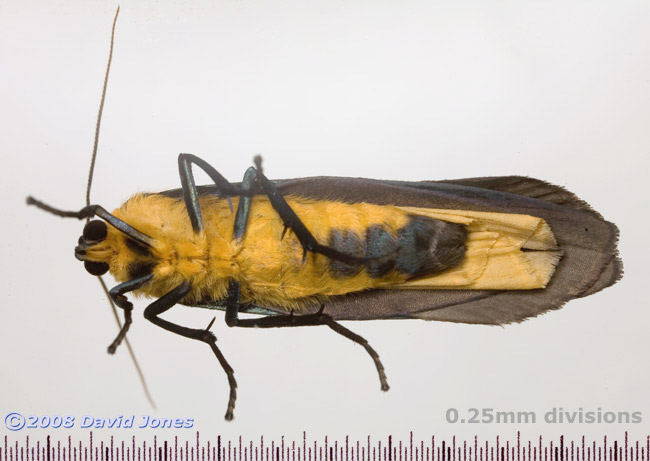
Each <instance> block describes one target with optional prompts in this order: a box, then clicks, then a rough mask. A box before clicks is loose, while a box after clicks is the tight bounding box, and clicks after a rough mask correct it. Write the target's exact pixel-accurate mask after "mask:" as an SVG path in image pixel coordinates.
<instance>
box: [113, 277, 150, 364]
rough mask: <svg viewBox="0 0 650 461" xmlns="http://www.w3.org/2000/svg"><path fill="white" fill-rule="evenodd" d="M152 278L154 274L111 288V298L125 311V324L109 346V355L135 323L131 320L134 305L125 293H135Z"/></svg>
mask: <svg viewBox="0 0 650 461" xmlns="http://www.w3.org/2000/svg"><path fill="white" fill-rule="evenodd" d="M152 277H153V274H148V275H145V276H143V277H138V278H137V279H133V280H129V281H127V282H124V283H120V284H119V285H117V286H115V287H113V288H111V290H110V291H109V292H108V294H109V296H110V297H111V299H112V300H113V302H114V303H115V305H116V306H117V307H119V308H120V309H122V310H123V311H124V324H123V325H122V328H120V332H119V333H118V334H117V336H116V337H115V339H114V340H113V342H112V343H111V344H110V346H108V353H109V354H114V353H115V350H116V349H117V346H119V345H120V343H121V342H122V341H123V340H124V338H125V337H126V332H127V331H129V327H130V326H131V323H132V321H133V319H132V318H131V312H132V311H133V304H131V302H129V300H128V299H126V296H124V293H128V292H129V291H133V290H137V289H138V288H141V287H142V286H143V285H144V284H145V283H147V282H148V281H149V280H151V278H152Z"/></svg>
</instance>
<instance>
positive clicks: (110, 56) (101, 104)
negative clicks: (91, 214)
mask: <svg viewBox="0 0 650 461" xmlns="http://www.w3.org/2000/svg"><path fill="white" fill-rule="evenodd" d="M119 14H120V7H119V6H118V7H117V11H116V12H115V18H114V19H113V28H112V29H111V49H110V50H109V52H108V64H107V65H106V74H105V75H104V87H103V88H102V99H101V101H100V102H99V112H97V123H96V124H95V142H94V144H93V155H92V157H91V159H90V170H89V171H88V185H87V186H86V206H88V205H90V188H91V187H92V185H93V175H94V173H95V159H96V158H97V146H98V145H99V130H100V128H101V125H102V113H103V112H104V101H105V100H106V87H107V86H108V74H109V73H110V71H111V62H112V61H113V44H114V43H115V24H117V16H118V15H119Z"/></svg>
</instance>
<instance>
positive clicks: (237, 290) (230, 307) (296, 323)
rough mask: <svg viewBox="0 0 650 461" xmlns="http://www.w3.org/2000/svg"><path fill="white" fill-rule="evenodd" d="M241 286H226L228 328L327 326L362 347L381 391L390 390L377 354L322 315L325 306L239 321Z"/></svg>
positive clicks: (357, 336) (329, 317)
mask: <svg viewBox="0 0 650 461" xmlns="http://www.w3.org/2000/svg"><path fill="white" fill-rule="evenodd" d="M240 297H241V285H240V284H239V282H236V281H234V280H231V281H230V283H229V284H228V295H227V297H226V302H225V304H226V324H227V325H228V326H229V327H242V328H282V327H307V326H316V325H327V326H328V327H330V328H331V329H332V330H334V331H335V332H337V333H338V334H340V335H341V336H344V337H346V338H348V339H349V340H351V341H354V342H355V343H357V344H359V345H360V346H362V347H363V348H364V349H365V350H366V352H367V353H368V355H370V357H371V358H372V360H373V362H374V364H375V368H377V373H378V374H379V383H380V385H381V390H382V391H387V390H388V389H390V387H389V386H388V380H387V379H386V373H385V371H384V365H383V364H382V363H381V360H380V359H379V354H377V352H376V351H375V350H374V349H373V348H372V347H371V346H370V344H368V341H366V340H365V339H364V338H363V337H362V336H359V335H358V334H356V333H354V332H352V331H350V330H348V329H347V328H345V327H344V326H343V325H341V324H340V323H338V322H336V321H335V320H334V319H333V318H332V316H330V315H328V314H325V313H323V311H324V309H325V305H322V306H321V309H320V310H319V311H318V312H317V313H316V314H308V315H293V313H290V314H289V315H269V316H266V317H261V318H257V319H240V318H239V309H240V307H241V301H240Z"/></svg>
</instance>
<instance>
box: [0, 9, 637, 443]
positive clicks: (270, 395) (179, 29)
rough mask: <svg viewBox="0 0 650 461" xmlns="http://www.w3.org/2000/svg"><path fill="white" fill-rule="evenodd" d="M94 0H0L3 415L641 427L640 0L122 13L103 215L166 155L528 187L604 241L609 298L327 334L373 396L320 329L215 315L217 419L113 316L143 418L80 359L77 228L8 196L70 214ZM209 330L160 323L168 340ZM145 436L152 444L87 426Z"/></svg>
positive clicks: (174, 353) (210, 360) (167, 162)
mask: <svg viewBox="0 0 650 461" xmlns="http://www.w3.org/2000/svg"><path fill="white" fill-rule="evenodd" d="M116 6H117V4H112V3H111V2H81V1H78V2H72V1H59V2H38V1H32V2H17V1H16V2H6V1H5V2H2V3H1V4H0V53H1V55H0V63H1V64H0V66H1V67H2V72H1V73H0V101H1V103H0V104H1V107H0V153H1V154H0V155H1V156H2V170H1V173H0V174H1V175H2V178H1V181H0V188H1V190H0V192H1V196H2V203H3V207H2V208H3V209H2V216H3V225H2V237H3V238H2V239H1V241H2V247H1V248H0V251H1V252H2V264H1V265H0V280H2V285H1V286H2V289H1V290H0V292H1V295H0V296H1V300H0V303H1V309H2V315H1V316H0V319H1V320H0V351H1V352H0V354H1V358H0V360H1V362H0V366H1V368H2V378H1V379H0V412H1V413H2V417H3V418H4V415H5V414H6V413H7V412H10V411H19V412H21V413H23V414H25V415H29V414H37V415H57V414H71V415H74V416H76V417H77V418H79V417H80V416H81V415H85V414H88V415H93V416H96V417H115V416H118V415H120V414H123V415H129V414H135V415H137V416H139V415H143V414H151V415H154V416H156V417H184V418H194V420H195V422H196V423H195V428H198V429H199V430H201V432H202V433H203V434H204V436H207V435H214V434H216V433H221V434H224V435H225V436H227V437H230V436H236V435H239V434H242V435H244V436H245V437H246V438H248V439H250V438H253V439H256V438H257V437H258V436H259V435H261V434H264V435H265V436H267V437H277V436H279V435H280V434H285V435H287V437H289V439H293V438H298V439H299V438H300V437H301V434H302V431H303V430H306V431H307V434H308V436H309V437H312V438H320V437H322V436H323V435H325V434H329V435H330V436H332V437H337V438H340V437H342V436H344V435H346V434H349V435H351V436H352V437H353V438H361V439H362V440H363V439H365V436H366V435H372V436H373V437H383V436H385V435H387V434H390V433H392V434H394V435H395V436H396V437H404V438H405V437H407V434H408V431H410V430H413V431H414V433H415V436H416V438H417V437H427V436H429V435H431V434H433V433H435V434H437V435H440V436H448V435H450V434H457V435H459V436H461V437H469V436H471V435H473V434H474V433H478V434H479V435H481V436H482V437H483V436H484V437H491V436H492V435H495V434H502V435H503V436H504V437H513V436H514V434H516V431H517V430H522V435H523V437H524V438H526V437H533V438H534V437H535V436H536V435H539V434H543V435H545V436H557V435H558V434H560V433H565V434H567V435H569V436H578V435H581V434H586V435H588V436H590V437H600V436H601V435H603V434H606V433H607V434H610V435H612V436H620V435H621V434H622V433H623V431H625V430H629V431H630V435H631V436H632V437H639V436H642V435H645V434H647V433H648V428H649V427H650V424H649V422H650V405H649V402H648V398H647V390H648V388H649V384H650V374H649V372H648V361H647V353H648V350H649V348H650V341H649V339H648V333H647V330H648V320H649V319H650V314H649V312H650V309H649V307H650V303H649V302H648V299H647V286H648V280H649V275H650V271H649V270H648V263H647V261H648V259H647V258H648V257H650V255H649V254H648V237H647V232H648V225H649V220H648V215H647V213H648V204H649V203H648V198H647V186H648V179H647V174H648V166H649V162H648V153H649V151H650V149H649V148H650V130H649V127H650V115H649V114H650V112H649V108H650V60H649V58H648V57H649V56H650V32H649V28H648V24H649V19H650V4H648V3H647V2H644V1H638V2H634V1H622V2H592V1H590V2H571V3H567V2H563V1H556V2H543V3H542V2H517V1H512V2H507V1H502V2H480V1H461V2H397V1H394V2H389V1H380V2H361V1H346V2H342V1H315V2H299V1H296V2H283V1H274V2H262V1H249V0H242V1H212V2H207V1H205V2H165V1H161V2H154V1H151V2H131V1H124V2H123V3H122V5H121V6H122V10H121V13H120V18H119V21H118V26H117V38H116V50H115V56H114V64H113V70H112V74H111V80H110V83H109V90H108V99H107V103H106V108H105V112H104V121H103V131H102V136H101V142H100V153H99V158H98V162H97V170H96V176H95V187H94V189H93V193H92V201H93V202H96V203H100V204H102V205H103V206H105V207H106V208H108V209H113V208H115V207H117V206H118V205H119V204H120V203H121V202H122V201H123V200H125V199H126V198H128V197H129V196H130V195H131V194H132V193H134V192H136V191H157V190H165V189H170V188H177V187H180V183H179V179H178V173H177V167H176V156H177V155H178V153H179V152H191V153H194V154H197V155H200V156H201V157H203V158H205V159H206V160H208V161H209V162H211V163H212V164H213V165H214V166H215V167H216V168H217V169H218V170H219V171H220V172H221V173H223V174H224V175H225V176H226V177H227V178H229V179H230V180H232V181H238V180H240V179H241V176H242V174H243V172H244V171H245V169H246V168H247V167H248V166H249V165H251V160H252V157H253V156H254V155H255V154H258V153H261V154H263V156H264V159H265V169H266V173H267V174H268V176H269V177H271V178H285V177H301V176H312V175H337V176H363V177H371V178H380V179H404V180H419V179H444V178H458V177H473V176H498V175H510V174H518V175H529V176H533V177H537V178H541V179H545V180H547V181H550V182H553V183H555V184H559V185H563V186H565V187H567V188H569V189H570V190H571V191H573V192H575V193H576V194H578V195H579V196H580V197H582V198H583V199H585V200H586V201H588V202H589V203H590V204H591V205H592V206H593V207H594V208H595V209H597V210H598V211H600V212H601V213H603V215H604V216H605V217H606V218H607V219H608V220H611V221H612V222H615V223H617V225H618V226H619V227H620V229H621V238H620V245H619V247H620V250H621V255H622V258H623V260H624V263H625V278H624V279H623V280H622V281H621V282H619V283H618V284H617V285H616V286H614V287H612V288H609V289H607V290H605V291H604V292H601V293H598V294H596V295H593V296H590V297H588V298H585V299H581V300H576V301H573V302H571V303H569V304H568V305H567V306H566V307H565V308H564V309H562V310H561V311H557V312H553V313H550V314H548V315H544V316H542V317H541V318H537V319H533V320H531V321H528V322H525V323H523V324H521V325H513V326H507V327H505V328H499V327H483V326H470V325H460V324H458V325H457V324H445V323H434V322H423V321H381V322H379V321H378V322H364V323H347V324H346V326H348V327H350V328H352V329H353V330H354V331H356V332H357V333H359V334H361V335H363V336H364V337H366V338H367V339H368V340H369V341H370V343H371V344H372V345H373V346H374V347H375V348H376V349H377V351H378V352H379V353H380V355H381V357H382V360H383V363H384V365H385V366H386V369H387V373H388V378H389V382H390V384H391V390H390V391H389V392H388V393H385V394H384V393H382V392H380V391H379V384H378V382H377V377H376V373H375V370H374V368H373V366H372V363H371V360H370V359H369V358H368V357H367V356H366V354H365V352H364V351H363V350H362V349H361V348H360V347H358V346H356V345H354V344H352V343H350V342H349V341H347V340H345V339H343V338H341V337H339V336H337V335H335V334H333V333H332V332H331V331H329V330H328V329H326V328H304V329H295V330H293V331H291V330H277V331H272V330H271V331H255V330H248V331H247V330H237V329H235V330H232V329H228V328H227V327H226V326H225V323H224V322H223V317H222V314H221V313H217V315H218V319H217V322H216V323H215V326H214V327H213V331H214V332H215V333H216V335H217V336H218V338H219V343H218V344H219V345H220V347H221V348H222V350H223V352H224V354H225V355H226V357H227V358H228V360H229V361H230V363H231V364H232V365H233V367H234V368H235V371H236V376H237V380H238V382H239V390H238V400H237V406H236V409H235V418H236V419H235V421H233V422H232V423H226V422H224V420H223V414H224V411H225V406H226V400H227V392H228V389H227V383H226V379H225V376H224V374H223V373H222V371H221V369H220V368H219V366H218V364H217V362H216V360H215V359H214V357H213V356H212V355H211V352H210V350H209V349H208V348H207V347H206V346H205V345H203V344H200V343H195V342H192V341H189V340H186V339H184V338H181V337H177V336H175V335H173V334H171V333H168V332H166V331H163V330H161V329H159V328H157V327H155V326H153V325H152V324H150V323H149V322H147V321H146V320H144V319H143V318H142V315H141V314H142V310H143V309H144V307H145V306H146V300H139V301H138V302H137V303H136V310H135V313H134V316H135V322H134V325H133V327H132V329H131V332H130V335H129V337H130V338H131V340H132V343H133V345H134V347H135V350H136V353H137V356H138V358H139V359H140V362H141V364H142V366H143V368H144V371H145V373H146V376H147V378H148V380H149V383H150V387H151V390H152V392H153V394H154V397H155V399H156V402H157V403H158V410H157V411H156V412H153V411H152V410H151V408H150V407H149V406H148V404H147V401H146V399H145V398H144V396H143V392H142V390H141V388H140V385H139V383H138V381H137V377H136V374H135V371H134V370H133V366H132V364H131V363H130V362H129V359H128V356H127V354H126V350H125V349H124V348H123V347H122V348H121V349H120V350H119V351H118V353H117V354H116V356H113V357H111V356H108V355H107V354H106V352H105V350H106V346H107V345H108V344H109V343H110V341H111V340H112V339H113V337H114V335H115V333H116V327H115V324H114V321H113V319H112V314H111V313H110V311H109V306H108V303H107V302H106V300H105V299H104V295H103V293H102V292H101V290H100V287H99V285H98V283H97V281H96V280H94V278H93V277H91V276H89V275H88V274H87V273H86V272H85V270H84V269H83V266H82V264H80V263H79V262H77V261H76V260H75V259H74V257H73V248H74V246H75V244H76V240H77V238H78V237H79V235H80V234H81V230H82V227H83V224H82V223H79V222H76V221H73V220H67V221H66V220H62V219H59V218H56V217H53V216H51V215H47V214H45V213H42V212H39V211H38V210H36V209H34V208H28V207H26V206H25V203H24V200H25V197H26V196H27V195H30V194H33V195H34V196H36V197H38V198H41V199H43V200H45V201H47V202H48V203H51V204H53V205H55V206H59V207H62V208H66V209H78V208H80V207H81V206H82V205H83V204H84V193H85V182H86V175H87V168H88V163H89V158H90V152H91V147H92V139H93V130H94V125H95V117H96V111H97V107H98V103H99V94H100V88H101V84H102V79H103V73H104V68H105V62H106V58H107V52H108V43H109V32H110V25H111V21H112V18H113V13H114V10H115V7H116ZM201 178H202V179H203V180H204V181H205V178H204V177H203V176H201ZM206 182H207V181H206ZM213 316H214V313H213V312H209V311H204V310H200V309H195V310H192V309H188V308H183V307H177V308H174V309H173V310H172V311H171V312H170V313H168V314H165V317H166V318H169V319H171V320H175V321H178V322H182V323H183V324H186V325H189V326H194V327H204V326H205V325H207V323H208V322H209V320H211V319H212V317H213ZM450 407H455V408H458V409H459V410H460V411H461V413H463V412H466V409H468V408H470V407H476V408H488V407H489V408H494V409H495V410H504V411H535V412H536V413H537V417H538V421H540V420H541V419H542V417H543V414H544V413H545V412H546V411H548V410H551V409H552V408H553V407H563V408H564V409H566V410H570V411H577V410H578V409H579V408H582V409H583V410H585V411H587V410H589V411H595V410H597V409H598V408H602V410H603V411H629V412H632V411H640V412H642V414H643V422H642V423H641V424H636V425H621V424H612V425H606V424H602V425H597V424H582V425H579V424H555V425H551V424H545V423H538V424H536V425H526V426H516V425H496V424H491V425H468V424H465V425H461V424H456V425H453V424H449V423H448V422H446V421H445V412H446V410H447V409H448V408H450ZM465 414H466V413H465ZM7 432H8V431H6V429H5V428H4V425H2V424H0V434H4V433H7ZM46 432H47V431H44V430H40V431H39V430H32V431H31V432H29V434H30V435H31V436H32V437H38V436H42V435H44V434H45V433H46ZM50 432H51V433H53V434H55V435H56V434H57V432H55V431H54V432H52V431H50ZM156 433H157V434H160V435H171V434H172V433H173V432H172V431H169V430H167V431H141V430H140V431H139V430H127V431H125V430H122V431H110V430H104V431H99V430H98V431H96V435H97V436H100V437H103V436H108V435H109V434H117V435H120V436H123V437H128V438H130V437H131V435H133V434H135V435H136V436H138V437H139V438H141V437H151V436H153V434H156ZM59 434H61V437H63V436H64V435H67V432H66V433H64V432H60V433H59ZM73 434H75V436H79V437H84V438H85V436H86V434H87V432H86V431H84V430H79V431H76V432H73ZM181 434H185V435H187V436H188V437H193V434H194V431H193V430H191V431H187V432H182V433H181ZM22 435H25V431H23V432H21V433H18V434H12V437H13V436H19V437H22Z"/></svg>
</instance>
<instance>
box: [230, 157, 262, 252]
mask: <svg viewBox="0 0 650 461" xmlns="http://www.w3.org/2000/svg"><path fill="white" fill-rule="evenodd" d="M256 181H257V171H256V170H255V168H253V167H250V168H249V169H248V170H246V173H244V179H242V182H241V186H242V187H241V188H242V195H241V196H240V198H239V204H238V205H237V214H236V215H235V225H234V228H233V233H232V238H233V239H235V240H239V239H241V238H242V237H244V233H245V232H246V225H247V224H248V215H249V214H250V211H251V202H252V201H253V199H252V194H253V190H254V188H255V185H256Z"/></svg>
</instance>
